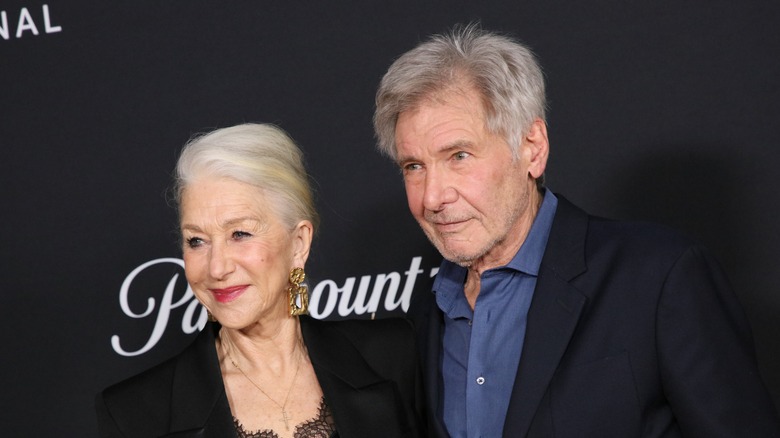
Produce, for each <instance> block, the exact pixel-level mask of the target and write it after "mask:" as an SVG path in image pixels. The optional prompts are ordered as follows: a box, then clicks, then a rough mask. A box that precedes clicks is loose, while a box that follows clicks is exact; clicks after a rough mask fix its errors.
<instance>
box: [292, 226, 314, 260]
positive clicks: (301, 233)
mask: <svg viewBox="0 0 780 438" xmlns="http://www.w3.org/2000/svg"><path fill="white" fill-rule="evenodd" d="M313 237H314V225H312V223H311V222H310V221H307V220H302V221H300V222H298V224H297V225H296V226H295V229H294V230H293V232H292V238H293V242H292V244H293V262H294V264H295V267H300V268H302V267H304V265H306V260H307V259H308V258H309V251H310V250H311V241H312V238H313Z"/></svg>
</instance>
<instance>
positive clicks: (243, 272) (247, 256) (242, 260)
mask: <svg viewBox="0 0 780 438" xmlns="http://www.w3.org/2000/svg"><path fill="white" fill-rule="evenodd" d="M180 209H181V233H182V240H183V257H184V271H185V274H186V276H187V281H188V282H189V284H190V286H191V287H192V291H193V292H194V293H195V296H196V297H197V298H198V300H199V301H200V302H201V303H203V305H204V306H206V308H207V309H208V310H209V311H210V312H211V313H212V314H213V315H214V317H215V318H216V319H217V320H218V321H219V322H220V323H221V324H222V325H223V326H225V327H229V328H245V327H248V326H250V325H251V324H253V323H256V322H261V321H268V320H269V319H270V320H273V319H275V318H283V317H287V315H289V313H288V312H289V308H288V298H287V293H286V287H287V285H288V282H287V279H288V276H289V273H290V269H292V268H294V267H301V268H302V267H304V264H305V263H306V258H307V257H308V254H309V247H310V244H311V237H312V226H311V223H310V222H308V221H301V222H300V223H299V224H298V225H297V226H296V227H295V229H293V230H292V231H290V230H288V229H287V228H286V227H285V226H284V225H283V224H282V223H281V222H279V219H278V218H277V217H276V215H275V214H274V213H273V212H272V211H271V208H270V207H269V205H268V203H267V201H266V199H265V198H264V196H263V195H262V193H261V192H260V191H259V190H258V189H257V188H255V187H253V186H251V185H249V184H245V183H242V182H239V181H236V180H232V179H229V178H206V179H202V180H199V181H196V182H194V183H192V184H190V185H188V186H187V187H186V188H185V190H184V193H183V196H182V199H181V206H180Z"/></svg>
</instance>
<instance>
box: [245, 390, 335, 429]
mask: <svg viewBox="0 0 780 438" xmlns="http://www.w3.org/2000/svg"><path fill="white" fill-rule="evenodd" d="M233 424H235V425H236V433H237V434H238V438H279V435H277V434H276V432H274V431H273V430H271V429H263V430H258V431H256V432H248V431H246V430H244V426H242V425H241V423H240V422H239V421H238V419H237V418H236V417H233ZM335 431H336V423H334V422H333V413H331V412H330V408H329V407H328V405H327V404H325V397H323V398H322V399H321V400H320V408H319V411H318V413H317V416H316V417H315V418H312V419H311V420H308V421H304V422H303V423H301V424H299V425H297V426H295V430H294V431H293V436H294V437H295V438H330V437H331V436H333V432H335Z"/></svg>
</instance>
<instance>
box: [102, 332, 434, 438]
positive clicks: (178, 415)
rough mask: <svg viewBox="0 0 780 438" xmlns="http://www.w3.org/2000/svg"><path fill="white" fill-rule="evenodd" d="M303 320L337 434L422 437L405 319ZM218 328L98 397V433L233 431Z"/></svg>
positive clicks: (208, 434) (345, 436)
mask: <svg viewBox="0 0 780 438" xmlns="http://www.w3.org/2000/svg"><path fill="white" fill-rule="evenodd" d="M300 321H301V331H302V333H303V339H304V342H305V344H306V347H307V349H308V352H309V357H310V359H311V361H312V365H313V366H314V371H315V373H316V375H317V380H319V383H320V386H321V387H322V391H323V393H324V396H325V400H326V402H327V403H328V406H329V407H330V409H331V411H332V412H333V418H334V420H335V422H336V428H337V430H338V433H337V436H338V437H342V438H348V437H367V436H383V437H385V436H386V437H419V436H424V435H425V434H424V433H423V432H422V430H421V425H422V406H423V402H422V386H421V382H420V379H419V369H418V365H417V359H416V348H415V346H414V336H413V335H412V329H411V326H410V324H409V323H408V322H406V321H403V320H400V319H389V320H376V321H365V320H362V321H357V320H353V321H339V322H325V321H318V320H315V319H313V318H310V317H306V316H303V317H301V318H300ZM218 329H219V325H218V324H211V323H209V324H207V325H206V327H205V328H204V330H203V331H202V332H201V333H200V334H199V335H198V336H197V338H196V339H195V341H194V342H193V343H192V344H191V345H190V346H189V347H187V348H186V349H185V350H184V351H182V352H181V353H180V354H178V355H177V356H175V357H173V358H171V359H169V360H167V361H166V362H163V363H162V364H159V365H157V366H155V367H154V368H151V369H150V370H147V371H145V372H143V373H141V374H139V375H137V376H134V377H131V378H130V379H127V380H125V381H123V382H120V383H118V384H116V385H113V386H111V387H109V388H107V389H106V390H104V391H103V392H102V393H101V394H98V396H97V399H96V409H97V417H98V426H99V430H100V436H101V437H143V438H150V437H214V438H217V437H219V438H223V437H233V436H236V431H235V427H234V425H233V417H232V414H231V411H230V406H229V404H228V400H227V396H226V394H225V387H224V385H223V382H222V374H221V371H220V368H219V360H218V358H217V352H216V348H215V345H214V340H215V333H216V332H217V330H218Z"/></svg>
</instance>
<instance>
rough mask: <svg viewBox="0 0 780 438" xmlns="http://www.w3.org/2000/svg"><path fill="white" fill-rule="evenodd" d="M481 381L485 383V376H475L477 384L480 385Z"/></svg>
mask: <svg viewBox="0 0 780 438" xmlns="http://www.w3.org/2000/svg"><path fill="white" fill-rule="evenodd" d="M483 383H485V378H484V377H482V376H480V377H477V385H482V384H483Z"/></svg>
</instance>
